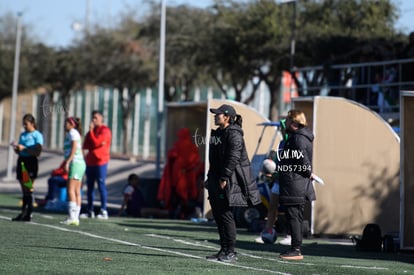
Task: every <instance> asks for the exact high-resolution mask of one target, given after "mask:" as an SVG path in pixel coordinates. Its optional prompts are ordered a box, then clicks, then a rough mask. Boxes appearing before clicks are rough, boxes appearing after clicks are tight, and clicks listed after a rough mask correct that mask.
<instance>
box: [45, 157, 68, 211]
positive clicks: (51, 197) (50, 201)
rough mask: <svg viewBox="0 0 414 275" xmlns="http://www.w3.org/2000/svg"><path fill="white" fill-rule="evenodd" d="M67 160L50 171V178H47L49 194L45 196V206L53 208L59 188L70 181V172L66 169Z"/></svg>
mask: <svg viewBox="0 0 414 275" xmlns="http://www.w3.org/2000/svg"><path fill="white" fill-rule="evenodd" d="M64 166H65V162H62V163H61V164H60V166H59V167H58V168H56V169H54V170H53V171H52V173H50V178H49V179H48V180H47V186H48V189H47V194H46V198H45V202H44V204H45V208H46V209H53V208H54V206H55V202H56V194H57V193H58V188H62V187H66V185H67V181H68V173H67V172H66V171H65V167H64Z"/></svg>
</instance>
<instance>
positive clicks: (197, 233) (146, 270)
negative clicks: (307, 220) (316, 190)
mask: <svg viewBox="0 0 414 275" xmlns="http://www.w3.org/2000/svg"><path fill="white" fill-rule="evenodd" d="M18 203H19V198H18V197H17V196H13V195H2V194H0V274H177V275H178V274H180V275H181V274H238V275H241V274H414V264H413V263H414V255H413V254H410V253H366V252H359V251H356V250H355V248H354V247H353V246H349V245H340V244H337V243H333V242H330V241H326V240H321V239H305V240H304V244H303V250H302V252H303V254H304V255H305V259H304V260H303V261H299V262H289V261H283V260H280V259H278V255H279V254H280V253H281V252H283V251H284V250H285V249H287V247H286V246H281V245H279V244H273V245H263V244H257V243H254V242H253V240H254V238H255V237H256V236H257V235H256V234H253V233H251V232H248V231H247V230H246V229H239V230H238V243H237V252H238V258H239V261H238V262H236V263H232V264H223V263H220V262H218V261H207V260H205V256H206V255H210V254H213V253H215V252H216V251H217V250H218V249H219V245H218V234H217V231H216V227H215V225H214V224H213V223H212V222H209V223H193V222H191V221H180V220H163V219H134V218H123V217H114V216H111V217H110V219H109V220H104V221H102V220H98V219H87V220H81V224H80V226H78V227H73V226H64V225H61V224H60V223H59V221H61V220H63V219H64V218H65V214H64V213H51V212H46V211H43V210H41V209H40V208H38V209H36V211H35V213H34V218H33V222H30V223H26V222H11V221H10V218H11V217H14V216H16V215H17V214H18V212H19V207H18Z"/></svg>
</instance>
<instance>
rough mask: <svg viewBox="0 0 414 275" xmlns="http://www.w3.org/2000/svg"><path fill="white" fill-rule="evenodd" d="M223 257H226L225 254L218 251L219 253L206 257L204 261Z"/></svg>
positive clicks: (221, 250)
mask: <svg viewBox="0 0 414 275" xmlns="http://www.w3.org/2000/svg"><path fill="white" fill-rule="evenodd" d="M225 255H226V253H225V252H224V250H223V249H220V251H219V252H217V253H216V254H213V255H210V256H206V259H207V260H218V259H219V258H220V257H224V256H225Z"/></svg>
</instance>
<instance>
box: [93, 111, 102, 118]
mask: <svg viewBox="0 0 414 275" xmlns="http://www.w3.org/2000/svg"><path fill="white" fill-rule="evenodd" d="M94 115H100V116H102V117H103V114H102V112H101V111H99V110H93V111H92V116H94Z"/></svg>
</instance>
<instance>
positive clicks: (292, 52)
mask: <svg viewBox="0 0 414 275" xmlns="http://www.w3.org/2000/svg"><path fill="white" fill-rule="evenodd" d="M292 9H293V11H292V34H291V37H290V75H291V78H292V81H291V83H290V104H291V105H292V98H293V92H294V85H293V84H294V77H293V76H294V73H295V71H294V67H295V46H296V1H292Z"/></svg>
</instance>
